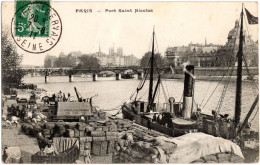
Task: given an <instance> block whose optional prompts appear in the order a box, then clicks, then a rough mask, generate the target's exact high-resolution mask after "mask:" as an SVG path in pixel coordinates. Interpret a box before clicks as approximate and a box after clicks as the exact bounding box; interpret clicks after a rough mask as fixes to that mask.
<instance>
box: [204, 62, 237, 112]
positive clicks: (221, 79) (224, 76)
mask: <svg viewBox="0 0 260 165" xmlns="http://www.w3.org/2000/svg"><path fill="white" fill-rule="evenodd" d="M235 62H236V60H234V61H233V63H230V66H231V65H232V64H235ZM230 66H229V67H228V69H227V70H226V72H225V73H224V75H223V76H222V77H221V80H220V81H219V82H218V84H217V85H216V87H215V89H214V90H213V92H212V93H211V95H210V96H209V98H208V100H207V102H206V103H205V104H204V106H203V107H202V109H204V108H205V106H206V105H207V103H208V101H209V100H210V98H211V97H212V95H213V94H214V92H215V91H216V89H217V87H218V86H219V84H220V82H221V81H222V80H223V78H224V77H225V76H226V74H227V72H228V71H229V68H230Z"/></svg>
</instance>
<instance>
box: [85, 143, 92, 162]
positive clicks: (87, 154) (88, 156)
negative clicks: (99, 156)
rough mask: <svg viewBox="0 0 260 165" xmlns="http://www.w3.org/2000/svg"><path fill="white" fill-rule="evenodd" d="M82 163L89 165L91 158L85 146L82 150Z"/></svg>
mask: <svg viewBox="0 0 260 165" xmlns="http://www.w3.org/2000/svg"><path fill="white" fill-rule="evenodd" d="M83 156H84V161H85V163H86V164H91V161H90V158H91V154H90V149H89V147H88V146H85V149H84V154H83Z"/></svg>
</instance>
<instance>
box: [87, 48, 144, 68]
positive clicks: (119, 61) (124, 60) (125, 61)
mask: <svg viewBox="0 0 260 165" xmlns="http://www.w3.org/2000/svg"><path fill="white" fill-rule="evenodd" d="M114 50H115V49H114V47H110V48H109V54H108V55H106V54H105V53H103V52H101V48H100V46H99V52H97V53H93V54H91V55H92V56H95V57H96V58H98V59H99V61H100V65H101V66H135V65H139V64H140V61H139V60H138V59H137V58H136V57H135V56H134V55H128V56H125V55H124V54H123V48H122V47H119V48H117V52H115V51H114Z"/></svg>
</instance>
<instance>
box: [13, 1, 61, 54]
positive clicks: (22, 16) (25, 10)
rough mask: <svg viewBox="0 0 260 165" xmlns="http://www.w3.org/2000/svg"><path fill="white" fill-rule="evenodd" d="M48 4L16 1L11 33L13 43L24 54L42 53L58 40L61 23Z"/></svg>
mask: <svg viewBox="0 0 260 165" xmlns="http://www.w3.org/2000/svg"><path fill="white" fill-rule="evenodd" d="M24 2H27V3H24ZM48 3H49V2H48V1H46V2H37V1H35V2H30V3H28V1H16V13H15V16H14V17H13V19H12V24H11V32H12V37H13V39H14V41H15V43H16V44H17V45H18V46H19V47H20V48H21V49H23V50H24V51H26V52H29V53H34V54H38V53H44V52H46V51H49V50H50V49H52V48H53V47H54V46H55V45H56V44H57V43H58V42H59V40H60V37H61V34H62V22H61V19H60V16H59V15H58V13H57V12H56V10H55V9H53V8H52V7H51V6H50V5H49V4H48Z"/></svg>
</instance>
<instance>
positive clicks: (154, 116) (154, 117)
mask: <svg viewBox="0 0 260 165" xmlns="http://www.w3.org/2000/svg"><path fill="white" fill-rule="evenodd" d="M156 119H157V116H156V113H155V114H153V121H152V122H155V121H156Z"/></svg>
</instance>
